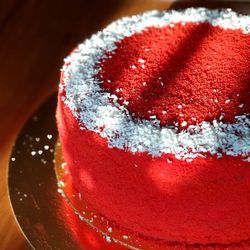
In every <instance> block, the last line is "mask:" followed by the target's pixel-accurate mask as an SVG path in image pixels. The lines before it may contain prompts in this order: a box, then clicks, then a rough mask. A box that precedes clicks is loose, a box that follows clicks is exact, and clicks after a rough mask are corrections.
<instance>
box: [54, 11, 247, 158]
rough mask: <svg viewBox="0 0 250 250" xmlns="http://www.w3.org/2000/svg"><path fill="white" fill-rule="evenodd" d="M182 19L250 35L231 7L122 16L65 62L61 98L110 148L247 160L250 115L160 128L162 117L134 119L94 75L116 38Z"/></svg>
mask: <svg viewBox="0 0 250 250" xmlns="http://www.w3.org/2000/svg"><path fill="white" fill-rule="evenodd" d="M178 22H183V24H185V22H195V23H202V22H209V23H210V24H211V25H213V26H220V27H222V28H224V29H241V30H242V32H243V33H245V34H247V33H250V17H249V16H244V15H238V14H236V13H235V12H233V11H231V10H230V9H226V10H221V11H220V10H208V9H205V8H197V9H195V8H189V9H186V10H184V11H174V10H171V11H165V12H159V11H150V12H146V13H144V14H142V15H137V16H132V17H125V18H122V19H120V20H118V21H116V22H114V23H112V24H111V25H109V26H108V27H107V28H106V29H104V30H103V31H102V32H98V33H97V34H95V35H93V36H92V37H91V38H90V39H87V40H86V41H85V42H84V43H82V44H80V45H79V47H78V49H77V50H76V51H74V53H73V54H71V55H70V56H69V57H68V58H67V59H66V60H65V62H66V64H65V65H64V67H63V69H62V71H63V72H64V83H61V84H60V86H59V90H60V91H63V90H64V91H65V93H66V95H65V96H63V98H62V101H63V102H64V103H65V104H66V105H67V106H68V107H69V108H70V110H71V111H72V113H73V115H74V116H75V118H77V119H78V120H79V121H80V123H81V124H79V126H81V127H82V126H84V127H85V128H87V129H88V130H91V131H94V132H96V133H99V134H100V136H101V137H103V138H106V139H107V141H108V145H109V147H111V148H112V147H116V148H119V149H126V150H129V151H131V152H147V153H148V154H150V155H152V156H154V157H159V156H161V155H162V154H164V153H165V154H174V155H175V157H176V158H177V159H182V160H187V161H192V159H194V158H195V157H197V156H203V157H205V156H206V154H207V153H209V154H212V155H216V156H217V157H218V158H220V157H221V155H222V154H225V155H230V156H242V157H244V160H245V161H250V160H249V158H250V157H249V153H250V119H249V114H245V115H241V116H236V117H235V120H236V122H235V123H233V124H230V123H222V122H221V121H217V120H214V121H213V122H212V123H209V122H205V121H204V122H202V123H201V124H199V125H190V126H188V127H187V128H186V129H185V130H183V131H181V132H179V131H178V129H177V128H175V127H173V126H165V127H160V121H159V120H157V119H153V120H145V119H134V118H132V116H131V115H130V114H129V112H128V110H127V109H126V107H124V106H122V105H120V104H118V102H117V96H116V95H113V94H110V93H107V92H103V90H102V89H101V87H100V84H101V81H100V80H99V79H97V78H96V77H95V76H96V75H97V73H98V70H99V69H98V68H97V67H96V65H97V63H98V62H100V60H101V59H103V58H105V53H106V52H112V51H114V50H115V49H116V45H115V43H116V42H117V41H120V40H122V39H123V38H125V37H128V36H131V35H133V34H134V33H136V32H140V31H143V30H145V29H146V28H147V27H150V26H155V27H163V26H165V25H172V26H173V25H174V23H178ZM67 63H69V64H67ZM132 66H133V65H132ZM111 100H112V101H111Z"/></svg>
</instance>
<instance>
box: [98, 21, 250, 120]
mask: <svg viewBox="0 0 250 250" xmlns="http://www.w3.org/2000/svg"><path fill="white" fill-rule="evenodd" d="M117 47H118V48H117V49H116V50H115V53H114V52H110V53H107V56H108V58H107V59H104V60H103V61H102V62H101V63H100V64H99V65H98V67H101V71H100V72H99V74H98V77H99V78H100V79H101V80H102V81H103V84H102V87H103V88H104V89H105V90H106V91H108V92H110V93H113V94H115V95H117V96H118V97H119V98H120V99H119V100H118V102H119V103H120V104H122V105H124V104H125V106H127V108H128V110H129V111H130V113H131V114H133V116H134V117H140V118H146V119H149V118H150V116H152V115H156V117H157V118H158V119H159V120H160V121H161V124H162V125H166V124H173V123H175V122H178V123H179V124H181V123H182V122H183V121H185V122H187V124H196V123H200V122H202V121H211V120H213V119H219V117H220V116H221V114H222V113H225V119H224V120H225V121H233V120H234V116H235V115H236V114H238V115H239V114H243V113H249V112H250V98H249V96H250V67H249V63H250V59H249V58H250V34H243V33H242V31H241V30H230V29H228V30H225V29H222V28H220V27H213V26H212V25H211V24H209V23H203V24H197V23H187V24H185V25H182V24H181V23H178V24H174V26H173V25H171V26H165V27H163V28H156V27H151V28H148V29H147V30H146V31H143V32H140V33H136V34H134V35H132V36H131V37H126V38H124V39H123V40H122V41H121V42H118V43H117ZM124 101H125V102H124ZM126 101H128V103H126ZM242 103H243V104H244V105H241V104H242ZM165 111H166V112H165Z"/></svg>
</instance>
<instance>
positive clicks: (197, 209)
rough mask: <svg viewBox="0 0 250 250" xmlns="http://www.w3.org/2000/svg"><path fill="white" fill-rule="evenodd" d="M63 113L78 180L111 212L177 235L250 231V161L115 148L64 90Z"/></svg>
mask: <svg viewBox="0 0 250 250" xmlns="http://www.w3.org/2000/svg"><path fill="white" fill-rule="evenodd" d="M57 121H58V128H59V134H60V139H61V142H62V147H63V155H64V158H65V161H66V162H67V163H68V167H69V172H70V174H71V177H72V185H73V186H74V187H75V188H76V189H77V190H78V192H80V193H81V194H82V196H83V197H84V199H86V200H87V202H89V203H90V204H91V205H92V206H93V207H94V208H96V209H97V210H98V211H100V213H102V214H103V215H105V216H106V217H107V218H109V219H112V220H115V221H116V222H117V223H118V224H119V225H122V226H123V227H126V228H128V229H130V230H133V231H136V232H139V233H141V234H143V235H146V236H149V237H153V238H160V239H165V240H169V241H178V242H182V241H184V242H188V243H201V244H206V243H227V244H228V243H231V242H239V241H242V240H246V239H248V238H250V210H249V207H250V166H249V165H250V163H249V162H246V161H242V159H240V158H239V157H226V156H224V157H223V158H221V159H215V158H213V157H209V158H206V159H204V158H197V159H195V160H194V161H193V162H191V163H187V162H184V161H181V160H177V159H175V158H174V157H169V156H163V157H159V158H152V157H151V156H149V155H147V154H139V153H136V154H132V153H130V152H125V151H123V150H118V149H115V148H109V147H108V145H107V141H106V140H105V139H103V138H101V137H100V136H99V135H98V134H96V133H94V132H91V131H88V130H80V129H79V124H78V121H77V120H76V119H75V118H74V117H73V116H72V113H71V111H70V110H69V109H68V108H67V107H66V106H65V104H64V103H63V102H62V101H61V98H59V100H58V110H57ZM167 159H168V161H172V162H171V163H168V162H167Z"/></svg>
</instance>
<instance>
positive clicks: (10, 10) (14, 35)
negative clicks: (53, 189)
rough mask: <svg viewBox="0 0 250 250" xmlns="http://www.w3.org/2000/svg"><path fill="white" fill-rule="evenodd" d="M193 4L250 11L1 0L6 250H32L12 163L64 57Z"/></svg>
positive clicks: (110, 0)
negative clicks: (136, 17) (131, 18)
mask: <svg viewBox="0 0 250 250" xmlns="http://www.w3.org/2000/svg"><path fill="white" fill-rule="evenodd" d="M171 2H172V3H171ZM190 2H191V3H190ZM190 5H205V6H211V7H217V6H219V7H233V8H236V9H238V10H242V11H244V12H249V10H250V4H249V3H246V1H245V3H241V2H239V1H238V2H237V3H229V2H227V1H223V3H217V2H216V1H211V0H210V1H206V2H204V1H197V0H196V1H188V3H187V2H185V3H173V1H168V0H91V1H89V0H71V1H66V0H65V1H64V0H53V1H50V0H41V1H38V0H0V63H1V65H0V117H1V120H0V206H1V209H0V249H7V250H15V249H29V246H28V245H27V243H26V241H25V239H24V237H23V236H22V234H21V232H20V230H19V228H18V225H17V223H16V222H15V219H14V216H13V213H12V211H11V206H10V202H9V197H8V190H7V172H8V160H9V155H10V152H11V148H12V145H13V143H14V141H15V138H16V136H17V135H18V132H19V131H20V129H21V128H22V126H23V124H24V122H25V120H27V118H28V117H29V116H30V114H31V113H32V112H33V111H34V110H35V109H36V108H37V107H38V106H39V104H40V103H41V102H42V101H43V100H44V99H45V97H47V96H49V95H50V94H51V93H53V92H54V91H55V90H56V88H57V84H58V80H59V73H60V68H61V66H62V64H63V58H64V57H65V56H66V55H67V54H68V53H69V52H70V51H71V50H72V49H73V48H74V47H75V46H76V45H77V44H78V43H79V42H81V41H82V40H84V38H86V37H87V36H89V35H90V34H91V33H93V32H95V31H97V30H99V29H101V28H103V27H104V26H106V25H107V24H108V23H110V22H111V21H112V20H115V19H117V18H119V17H121V16H124V15H131V14H135V13H139V12H141V11H144V10H149V9H167V8H169V7H170V6H171V7H176V8H177V7H185V6H190ZM48 115H53V114H50V111H49V110H48Z"/></svg>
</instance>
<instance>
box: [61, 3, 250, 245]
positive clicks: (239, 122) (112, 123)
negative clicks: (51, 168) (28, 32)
mask: <svg viewBox="0 0 250 250" xmlns="http://www.w3.org/2000/svg"><path fill="white" fill-rule="evenodd" d="M249 63H250V17H248V16H244V15H239V14H236V13H235V12H233V11H231V10H208V9H204V8H197V9H193V8H190V9H186V10H182V11H166V12H158V11H151V12H146V13H144V14H142V15H137V16H133V17H126V18H123V19H120V20H118V21H116V22H114V23H112V24H111V25H109V26H108V27H107V28H106V29H104V30H103V31H101V32H99V33H97V34H95V35H93V36H92V37H91V38H90V39H88V40H86V41H85V42H84V43H82V44H80V45H79V47H78V48H77V49H76V50H74V52H73V53H72V54H71V55H70V56H69V57H68V58H67V59H66V62H65V65H64V67H63V69H62V76H61V82H60V88H59V96H58V109H57V122H58V129H59V135H60V140H61V143H62V152H63V156H64V159H65V161H66V163H67V165H68V170H69V174H70V176H71V179H72V185H73V186H74V187H75V189H76V190H77V192H78V193H80V194H81V196H82V197H84V199H85V200H86V201H87V202H88V203H89V204H90V205H91V206H92V207H93V208H95V209H96V210H97V211H98V212H100V213H101V214H102V215H103V216H105V217H106V218H108V219H110V220H112V221H114V222H115V223H117V224H118V225H120V226H122V227H124V228H127V229H129V230H131V231H133V232H136V233H138V234H140V235H143V236H145V237H149V238H152V239H159V240H164V241H168V242H181V243H183V244H187V245H188V244H191V245H192V244H193V245H197V246H203V247H206V246H207V249H227V247H229V246H235V247H236V248H235V249H250V244H249V243H248V241H250V116H249V113H250V67H249ZM248 247H249V248H248ZM230 249H231V248H230Z"/></svg>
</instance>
